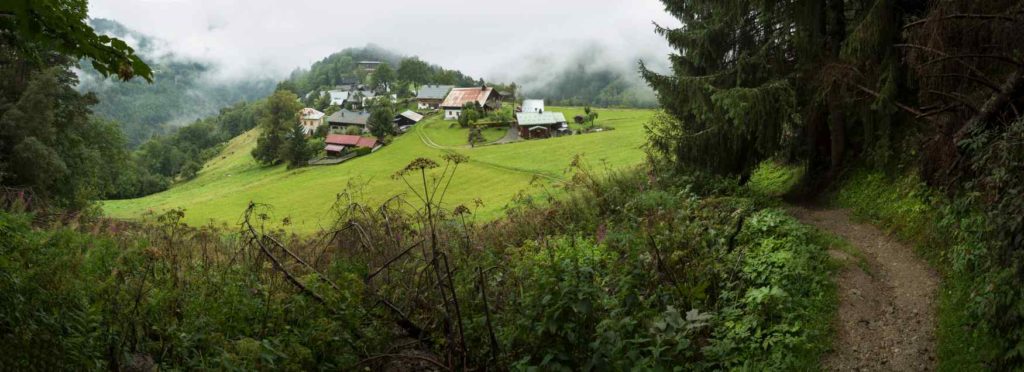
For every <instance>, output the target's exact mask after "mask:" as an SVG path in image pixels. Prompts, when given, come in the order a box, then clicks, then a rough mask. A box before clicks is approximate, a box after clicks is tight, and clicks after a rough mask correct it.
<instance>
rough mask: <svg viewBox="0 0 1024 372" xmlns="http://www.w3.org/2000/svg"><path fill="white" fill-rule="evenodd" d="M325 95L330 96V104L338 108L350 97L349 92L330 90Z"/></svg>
mask: <svg viewBox="0 0 1024 372" xmlns="http://www.w3.org/2000/svg"><path fill="white" fill-rule="evenodd" d="M327 94H329V95H330V96H331V104H332V105H334V106H338V107H344V106H345V101H348V99H349V97H351V96H352V94H351V92H348V91H345V90H330V91H327Z"/></svg>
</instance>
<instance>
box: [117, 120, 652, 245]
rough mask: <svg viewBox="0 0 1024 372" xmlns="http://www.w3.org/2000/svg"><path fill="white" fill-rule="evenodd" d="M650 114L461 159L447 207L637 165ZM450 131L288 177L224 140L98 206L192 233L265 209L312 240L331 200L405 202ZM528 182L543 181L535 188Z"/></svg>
mask: <svg viewBox="0 0 1024 372" xmlns="http://www.w3.org/2000/svg"><path fill="white" fill-rule="evenodd" d="M550 110H552V111H554V110H558V111H562V112H564V113H565V114H566V116H569V117H572V116H573V115H577V114H580V113H581V112H582V110H581V109H579V108H554V107H552V108H550ZM653 113H654V112H653V111H650V110H602V111H601V118H600V119H599V120H598V123H599V124H601V125H603V126H607V127H612V128H615V130H612V131H606V132H603V133H594V134H587V135H580V136H570V137H561V138H554V139H548V140H541V141H526V142H519V143H514V144H508V145H495V146H485V147H478V148H475V149H464V150H460V151H459V152H461V153H463V154H465V155H467V156H469V157H470V162H469V163H467V164H463V165H462V166H461V167H460V168H459V171H458V173H457V174H456V176H455V181H454V182H453V183H452V189H451V190H450V191H449V193H448V199H447V200H448V203H450V204H451V205H452V206H454V205H459V204H464V205H467V206H474V205H475V201H476V200H477V199H479V200H480V201H482V202H483V206H482V207H478V208H476V210H475V214H476V217H477V218H479V219H493V218H495V217H498V216H500V215H501V214H502V213H503V210H504V207H505V206H506V205H508V204H509V203H510V202H511V201H512V200H514V199H515V197H516V195H517V194H518V193H519V192H520V191H524V190H525V191H527V195H531V194H533V195H535V194H538V193H541V190H540V189H538V187H540V186H542V185H543V186H545V187H547V188H548V189H549V190H557V189H556V187H555V186H556V184H557V182H555V181H552V180H564V178H565V177H566V176H565V173H564V171H565V169H566V168H567V167H568V166H569V164H570V163H571V162H572V161H573V158H574V157H575V156H576V155H577V154H582V155H583V156H584V157H585V159H586V160H587V161H588V162H590V163H592V164H594V165H595V167H597V168H600V169H605V167H606V166H607V167H608V168H612V169H615V168H621V167H628V166H632V165H637V164H640V163H641V162H642V161H643V159H644V154H643V151H642V150H641V146H642V145H643V142H644V135H643V133H644V132H643V125H644V123H646V122H647V120H648V119H649V118H650V117H651V115H653ZM449 124H450V122H445V121H442V120H439V119H438V118H437V117H436V116H435V117H432V118H429V119H427V120H425V121H424V122H423V123H421V124H420V125H418V126H417V128H416V129H415V130H414V131H412V132H410V133H409V134H406V135H404V136H401V137H398V138H397V139H396V140H395V141H394V142H393V143H392V144H391V145H390V146H387V147H385V148H382V149H381V150H379V151H377V152H376V153H374V154H371V155H368V156H365V157H361V158H356V159H354V160H351V161H349V162H346V163H343V164H340V165H336V166H327V167H311V168H301V169H298V170H291V171H289V170H287V169H285V168H284V167H283V166H280V167H262V166H260V165H258V164H257V163H256V162H255V160H253V158H252V156H251V155H250V152H251V150H252V148H253V147H254V146H255V142H256V137H257V134H256V132H255V131H250V132H248V133H246V134H244V135H242V136H239V137H237V138H235V139H234V140H232V141H231V143H229V145H228V146H227V147H226V148H225V150H223V151H222V152H221V154H220V155H219V156H217V157H215V158H214V160H212V161H210V162H209V163H207V164H206V166H205V167H204V168H203V170H202V171H201V172H200V173H199V175H198V177H196V179H194V180H192V181H189V182H185V183H182V184H179V185H177V186H175V187H172V188H171V189H170V190H168V191H165V192H162V193H159V194H155V195H150V196H148V197H145V198H140V199H134V200H119V201H106V202H103V209H104V211H105V212H106V213H107V214H108V215H110V216H112V217H117V218H138V217H140V216H142V215H143V214H145V213H146V212H148V211H154V212H159V211H163V210H168V209H173V208H185V209H186V211H185V222H187V223H190V224H193V225H201V224H205V223H208V222H210V221H211V220H212V221H215V222H216V223H227V224H234V223H236V222H237V221H238V217H239V216H240V215H241V213H242V212H243V211H244V210H245V208H246V206H247V205H248V204H249V202H250V201H254V202H258V203H266V204H270V205H272V206H273V207H274V208H275V209H274V210H275V213H276V216H275V218H276V220H275V222H276V223H280V222H281V221H282V219H283V218H285V217H289V220H290V223H291V225H292V226H291V228H292V229H294V230H295V231H297V232H303V233H311V232H314V231H316V230H317V229H318V228H319V227H321V224H322V223H329V222H330V221H332V219H331V214H330V213H331V206H332V203H334V201H335V200H336V198H337V195H338V194H339V193H342V192H344V191H358V193H359V194H360V195H361V197H362V198H364V199H365V200H363V201H366V202H370V203H379V202H382V201H384V200H386V199H387V198H390V197H392V196H394V195H398V194H402V193H407V192H408V189H407V188H406V185H405V184H404V183H403V182H401V181H399V180H395V179H392V178H391V175H392V174H394V173H395V172H396V171H398V170H399V169H401V168H403V167H405V166H406V165H407V164H409V163H410V162H411V161H413V160H414V159H416V158H420V157H426V158H432V159H435V160H437V159H440V157H441V156H442V155H443V154H444V151H442V150H438V149H434V148H431V147H429V146H428V145H426V144H425V143H424V140H423V139H422V138H421V136H420V134H421V132H430V133H433V132H436V131H443V130H449V129H447V128H448V126H449ZM428 128H429V131H428ZM450 130H458V129H450ZM535 179H539V180H541V181H542V182H540V184H538V185H535V184H534V181H535ZM353 186H355V187H353ZM410 196H411V195H410Z"/></svg>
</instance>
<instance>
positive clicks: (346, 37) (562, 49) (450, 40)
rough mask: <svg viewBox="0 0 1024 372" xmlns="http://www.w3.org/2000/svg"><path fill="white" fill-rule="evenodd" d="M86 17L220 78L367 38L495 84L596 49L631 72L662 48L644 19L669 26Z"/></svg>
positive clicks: (226, 9)
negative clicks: (211, 69)
mask: <svg viewBox="0 0 1024 372" xmlns="http://www.w3.org/2000/svg"><path fill="white" fill-rule="evenodd" d="M89 12H90V16H91V17H97V18H110V19H113V20H116V21H118V22H121V23H123V24H124V25H125V26H127V27H128V28H130V29H133V30H137V31H138V32H140V33H142V34H146V35H153V36H155V37H156V38H158V39H160V40H163V41H165V42H166V45H160V46H159V47H160V48H161V49H164V48H166V49H167V50H169V51H171V50H173V52H174V54H176V55H180V56H184V57H188V58H191V59H195V60H200V61H207V62H210V63H212V64H214V65H215V66H218V77H219V78H222V79H238V78H244V79H250V78H274V79H282V78H284V77H286V76H287V74H288V73H289V72H290V71H292V70H294V69H296V68H300V67H308V66H309V65H310V64H311V63H312V62H314V61H316V60H319V59H321V58H323V57H325V56H327V55H329V54H331V53H334V52H337V51H339V50H342V49H344V48H347V47H359V46H363V45H366V44H369V43H373V44H377V45H380V46H382V47H384V48H387V49H390V50H394V51H396V52H398V53H401V54H405V55H416V56H419V57H421V58H422V59H424V60H426V61H430V62H431V63H435V64H438V65H441V66H444V67H446V68H452V69H458V70H461V71H463V72H465V73H467V74H470V75H473V76H482V77H484V78H486V79H488V80H492V81H500V80H508V79H515V78H519V77H521V76H524V75H535V74H537V73H539V72H541V71H543V70H544V67H545V66H547V67H550V66H553V64H557V63H559V62H560V61H565V60H567V59H569V57H570V56H574V55H578V54H579V51H580V50H582V49H586V48H594V47H595V45H596V46H597V48H600V50H601V51H602V53H601V59H602V60H601V61H600V63H603V64H605V65H607V64H615V65H616V66H617V67H620V68H622V69H628V70H632V71H635V63H636V58H640V57H643V58H645V60H648V59H653V60H654V61H653V62H655V63H657V61H659V60H664V59H666V58H665V55H666V54H667V53H668V52H669V49H668V46H667V44H666V43H665V41H664V40H663V39H662V38H661V37H660V36H658V35H655V34H654V32H653V26H652V24H651V22H652V21H654V22H658V23H661V24H674V22H675V21H674V20H673V19H672V18H671V17H669V16H668V15H667V14H665V12H664V10H663V7H662V5H661V3H660V2H659V1H658V0H559V1H550V0H521V1H517V2H508V1H503V2H484V1H469V0H434V1H404V0H402V1H399V0H378V1H352V0H343V1H337V0H334V1H331V0H299V1H272V0H248V1H242V0H92V1H91V2H90V11H89Z"/></svg>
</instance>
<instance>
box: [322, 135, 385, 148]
mask: <svg viewBox="0 0 1024 372" xmlns="http://www.w3.org/2000/svg"><path fill="white" fill-rule="evenodd" d="M324 142H326V143H327V144H328V145H340V146H356V147H369V148H371V149H372V148H374V147H377V139H376V138H373V137H361V136H352V135H345V134H328V135H327V140H326V141H324Z"/></svg>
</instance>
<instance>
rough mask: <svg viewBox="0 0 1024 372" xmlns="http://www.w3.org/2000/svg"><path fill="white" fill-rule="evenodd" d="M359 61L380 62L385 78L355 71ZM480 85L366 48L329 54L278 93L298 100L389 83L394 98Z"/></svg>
mask: <svg viewBox="0 0 1024 372" xmlns="http://www.w3.org/2000/svg"><path fill="white" fill-rule="evenodd" d="M360 61H378V62H384V63H385V64H387V65H388V66H387V67H384V66H382V68H384V69H385V71H386V72H387V75H388V77H387V78H386V79H384V80H383V81H382V80H381V79H380V76H379V75H380V74H373V73H369V72H367V71H365V70H363V69H359V68H358V63H359V62H360ZM379 72H380V71H378V73H379ZM374 75H378V76H376V77H375V76H374ZM482 82H483V81H482V80H476V79H473V78H472V77H470V76H467V75H465V74H463V73H462V72H459V71H457V70H447V69H444V68H441V67H440V66H436V65H431V64H429V63H427V62H424V61H422V60H420V59H419V58H416V57H403V56H400V55H398V54H396V53H394V52H391V51H388V50H385V49H383V48H380V47H378V46H374V45H369V46H366V47H364V48H349V49H345V50H343V51H341V52H338V53H335V54H332V55H330V56H328V57H327V58H324V59H322V60H320V61H317V62H315V63H313V66H311V67H310V68H309V70H296V71H294V72H292V74H291V76H290V77H289V79H288V80H286V81H284V82H282V83H281V84H279V85H278V89H286V90H289V91H292V92H293V93H295V94H296V95H298V96H299V97H306V95H307V94H309V93H310V92H321V91H327V90H330V89H333V88H334V87H335V86H338V85H342V84H352V83H356V84H366V85H370V86H380V85H384V84H389V83H393V86H392V87H391V88H393V90H394V91H395V92H396V94H400V95H401V94H408V93H409V92H411V90H412V89H415V88H416V87H419V86H420V85H423V84H441V85H456V86H473V85H476V84H478V83H482Z"/></svg>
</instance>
